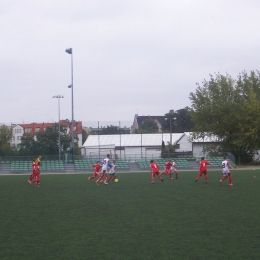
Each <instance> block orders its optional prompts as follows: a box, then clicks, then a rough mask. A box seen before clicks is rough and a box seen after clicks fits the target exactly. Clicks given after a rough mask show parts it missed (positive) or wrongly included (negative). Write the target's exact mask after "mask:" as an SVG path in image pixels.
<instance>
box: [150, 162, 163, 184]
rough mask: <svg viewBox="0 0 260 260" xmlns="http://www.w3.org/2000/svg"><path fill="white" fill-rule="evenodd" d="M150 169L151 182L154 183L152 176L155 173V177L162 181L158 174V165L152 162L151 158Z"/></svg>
mask: <svg viewBox="0 0 260 260" xmlns="http://www.w3.org/2000/svg"><path fill="white" fill-rule="evenodd" d="M150 163H151V164H150V169H151V172H152V183H154V176H155V175H157V177H158V178H159V179H160V180H161V181H163V179H162V177H161V175H160V172H159V166H158V164H157V163H155V162H154V160H151V161H150Z"/></svg>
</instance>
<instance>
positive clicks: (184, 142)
mask: <svg viewBox="0 0 260 260" xmlns="http://www.w3.org/2000/svg"><path fill="white" fill-rule="evenodd" d="M178 144H179V145H180V149H177V150H176V152H183V151H184V152H191V151H192V143H191V142H190V141H189V139H188V137H187V135H183V137H182V138H181V139H180V141H179V142H178Z"/></svg>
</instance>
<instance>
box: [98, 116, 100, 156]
mask: <svg viewBox="0 0 260 260" xmlns="http://www.w3.org/2000/svg"><path fill="white" fill-rule="evenodd" d="M98 157H99V161H100V140H99V121H98Z"/></svg>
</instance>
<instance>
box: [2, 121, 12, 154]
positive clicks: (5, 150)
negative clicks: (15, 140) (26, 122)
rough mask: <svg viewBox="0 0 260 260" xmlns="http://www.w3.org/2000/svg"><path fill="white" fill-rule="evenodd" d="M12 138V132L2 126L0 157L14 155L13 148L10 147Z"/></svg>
mask: <svg viewBox="0 0 260 260" xmlns="http://www.w3.org/2000/svg"><path fill="white" fill-rule="evenodd" d="M11 138H12V130H11V129H10V128H9V127H8V126H6V125H1V126H0V155H4V156H6V155H12V148H11V147H10V141H11Z"/></svg>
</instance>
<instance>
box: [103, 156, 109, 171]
mask: <svg viewBox="0 0 260 260" xmlns="http://www.w3.org/2000/svg"><path fill="white" fill-rule="evenodd" d="M109 164H110V161H109V158H105V159H104V160H103V161H102V170H103V171H107V167H108V165H109Z"/></svg>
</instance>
